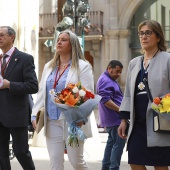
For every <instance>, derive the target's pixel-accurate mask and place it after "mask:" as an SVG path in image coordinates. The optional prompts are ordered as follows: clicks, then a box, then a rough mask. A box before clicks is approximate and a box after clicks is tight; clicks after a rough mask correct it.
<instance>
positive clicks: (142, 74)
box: [140, 61, 150, 82]
mask: <svg viewBox="0 0 170 170" xmlns="http://www.w3.org/2000/svg"><path fill="white" fill-rule="evenodd" d="M149 65H150V63H149V64H148V66H147V67H146V68H145V69H144V66H143V61H142V62H141V76H140V82H142V81H143V77H144V75H145V73H147V69H148V67H149Z"/></svg>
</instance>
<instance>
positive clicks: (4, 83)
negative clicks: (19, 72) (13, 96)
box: [0, 79, 10, 89]
mask: <svg viewBox="0 0 170 170" xmlns="http://www.w3.org/2000/svg"><path fill="white" fill-rule="evenodd" d="M7 88H8V89H9V88H10V82H9V81H8V80H7V79H4V80H3V85H2V86H1V87H0V89H7Z"/></svg>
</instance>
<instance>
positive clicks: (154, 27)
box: [138, 20, 167, 51]
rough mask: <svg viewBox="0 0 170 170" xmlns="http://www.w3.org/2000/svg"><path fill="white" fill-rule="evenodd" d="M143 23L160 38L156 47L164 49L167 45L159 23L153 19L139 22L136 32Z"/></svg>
mask: <svg viewBox="0 0 170 170" xmlns="http://www.w3.org/2000/svg"><path fill="white" fill-rule="evenodd" d="M145 25H147V26H148V27H149V28H151V29H152V30H153V32H154V33H155V34H156V36H157V37H158V38H159V39H160V41H159V42H158V49H159V50H160V51H166V50H167V47H166V44H165V37H164V34H163V30H162V27H161V25H160V24H159V23H158V22H157V21H154V20H145V21H143V22H141V23H140V24H139V26H138V32H139V31H140V30H141V27H143V26H145Z"/></svg>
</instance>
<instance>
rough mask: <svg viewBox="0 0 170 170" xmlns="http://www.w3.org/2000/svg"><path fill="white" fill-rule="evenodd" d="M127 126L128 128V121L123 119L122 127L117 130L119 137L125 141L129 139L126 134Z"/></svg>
mask: <svg viewBox="0 0 170 170" xmlns="http://www.w3.org/2000/svg"><path fill="white" fill-rule="evenodd" d="M126 126H127V120H125V119H123V120H122V121H121V124H120V126H119V127H118V129H117V132H118V135H119V136H120V137H121V138H123V139H126V138H127V135H126V134H125V130H126Z"/></svg>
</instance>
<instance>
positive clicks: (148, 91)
mask: <svg viewBox="0 0 170 170" xmlns="http://www.w3.org/2000/svg"><path fill="white" fill-rule="evenodd" d="M143 83H144V84H145V88H146V92H147V96H148V99H149V100H150V101H151V102H153V98H152V95H151V92H150V90H149V86H148V80H147V79H146V78H144V79H143Z"/></svg>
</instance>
